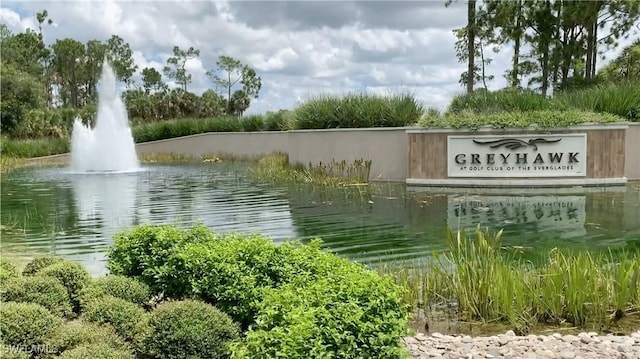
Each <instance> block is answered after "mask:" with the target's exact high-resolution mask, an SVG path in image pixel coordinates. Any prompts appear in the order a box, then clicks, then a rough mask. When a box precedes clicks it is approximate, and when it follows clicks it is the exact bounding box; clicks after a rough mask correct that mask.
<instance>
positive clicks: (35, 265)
mask: <svg viewBox="0 0 640 359" xmlns="http://www.w3.org/2000/svg"><path fill="white" fill-rule="evenodd" d="M62 261H64V259H63V258H61V257H54V256H42V257H35V258H33V259H32V260H31V261H30V262H29V263H27V265H26V266H25V267H24V269H23V270H22V275H35V274H36V273H38V272H39V271H40V270H41V269H42V268H45V267H48V266H50V265H52V264H56V263H59V262H62Z"/></svg>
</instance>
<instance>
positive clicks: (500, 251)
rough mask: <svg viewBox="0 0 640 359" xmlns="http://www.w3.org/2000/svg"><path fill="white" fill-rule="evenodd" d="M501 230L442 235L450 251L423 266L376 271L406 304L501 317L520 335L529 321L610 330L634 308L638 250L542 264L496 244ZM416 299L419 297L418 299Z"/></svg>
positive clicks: (562, 254) (559, 257) (554, 258)
mask: <svg viewBox="0 0 640 359" xmlns="http://www.w3.org/2000/svg"><path fill="white" fill-rule="evenodd" d="M501 237H502V233H501V232H498V233H497V234H492V233H489V232H487V231H482V230H480V228H478V229H477V230H476V235H475V238H472V237H471V236H468V235H467V234H466V233H465V232H461V231H458V232H457V233H455V234H454V233H453V232H452V231H451V230H449V231H448V232H447V242H448V245H449V246H448V247H449V248H448V250H447V251H445V252H444V253H443V254H442V255H438V254H435V255H434V258H433V259H432V260H431V261H429V262H425V263H423V264H422V265H418V266H414V267H407V268H402V269H390V268H381V269H380V270H381V271H382V272H384V273H386V274H389V275H390V276H391V277H392V278H394V279H395V282H396V283H398V284H402V285H404V286H405V287H406V288H407V289H408V291H409V293H408V294H406V295H405V296H404V299H405V300H406V301H407V304H409V305H412V306H414V308H415V307H417V306H423V308H418V309H424V308H432V307H435V308H437V309H436V310H445V309H444V308H447V307H450V306H451V304H452V303H455V305H456V306H457V307H458V310H459V315H460V316H461V317H462V318H464V319H465V320H468V321H480V322H485V323H486V322H494V321H498V322H503V323H507V324H509V325H511V326H512V327H513V328H514V330H516V331H517V332H519V333H523V334H524V333H527V332H529V331H530V330H531V329H532V328H533V327H534V326H535V325H538V324H547V325H548V324H551V325H561V324H565V323H569V324H571V325H573V326H576V327H580V328H585V327H591V328H594V329H603V328H605V329H606V328H610V327H613V326H615V325H616V323H617V321H618V320H620V319H622V318H623V317H625V316H626V315H628V314H630V313H637V312H638V310H640V265H639V264H638V263H639V259H640V258H638V253H627V252H621V253H616V254H614V253H612V252H608V253H601V252H598V253H589V252H578V253H573V252H568V251H561V250H558V249H553V250H551V251H550V252H549V253H548V255H547V256H546V258H544V259H543V260H541V262H540V263H537V262H536V263H533V262H531V261H525V260H524V259H523V257H522V256H521V255H520V254H519V252H518V251H516V250H514V249H507V248H504V247H503V246H502V245H501ZM418 298H423V299H422V300H418Z"/></svg>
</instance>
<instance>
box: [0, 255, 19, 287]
mask: <svg viewBox="0 0 640 359" xmlns="http://www.w3.org/2000/svg"><path fill="white" fill-rule="evenodd" d="M19 276H20V271H19V270H18V268H17V267H16V266H15V265H14V264H13V263H11V262H10V261H9V260H8V259H7V258H4V257H0V283H2V286H1V287H0V288H4V283H6V282H7V281H8V280H9V279H12V278H18V277H19Z"/></svg>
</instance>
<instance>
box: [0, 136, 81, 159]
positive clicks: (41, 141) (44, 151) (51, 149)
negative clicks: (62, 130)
mask: <svg viewBox="0 0 640 359" xmlns="http://www.w3.org/2000/svg"><path fill="white" fill-rule="evenodd" d="M70 145H71V144H70V142H69V138H38V139H11V138H8V137H3V138H2V140H1V141H0V156H1V157H3V158H4V157H16V158H31V157H42V156H49V155H57V154H61V153H67V152H69V151H70V148H71V147H70Z"/></svg>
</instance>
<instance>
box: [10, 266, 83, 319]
mask: <svg viewBox="0 0 640 359" xmlns="http://www.w3.org/2000/svg"><path fill="white" fill-rule="evenodd" d="M0 299H1V301H2V302H24V303H36V304H40V305H42V306H43V307H45V308H47V309H48V310H49V311H50V312H51V313H53V314H55V315H57V316H60V317H63V316H68V315H70V314H71V302H69V296H68V294H67V291H66V289H65V287H64V286H63V285H62V284H61V283H60V282H59V281H58V280H57V279H55V278H50V277H37V276H36V277H19V278H13V279H11V280H9V281H7V282H3V291H2V293H0Z"/></svg>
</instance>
